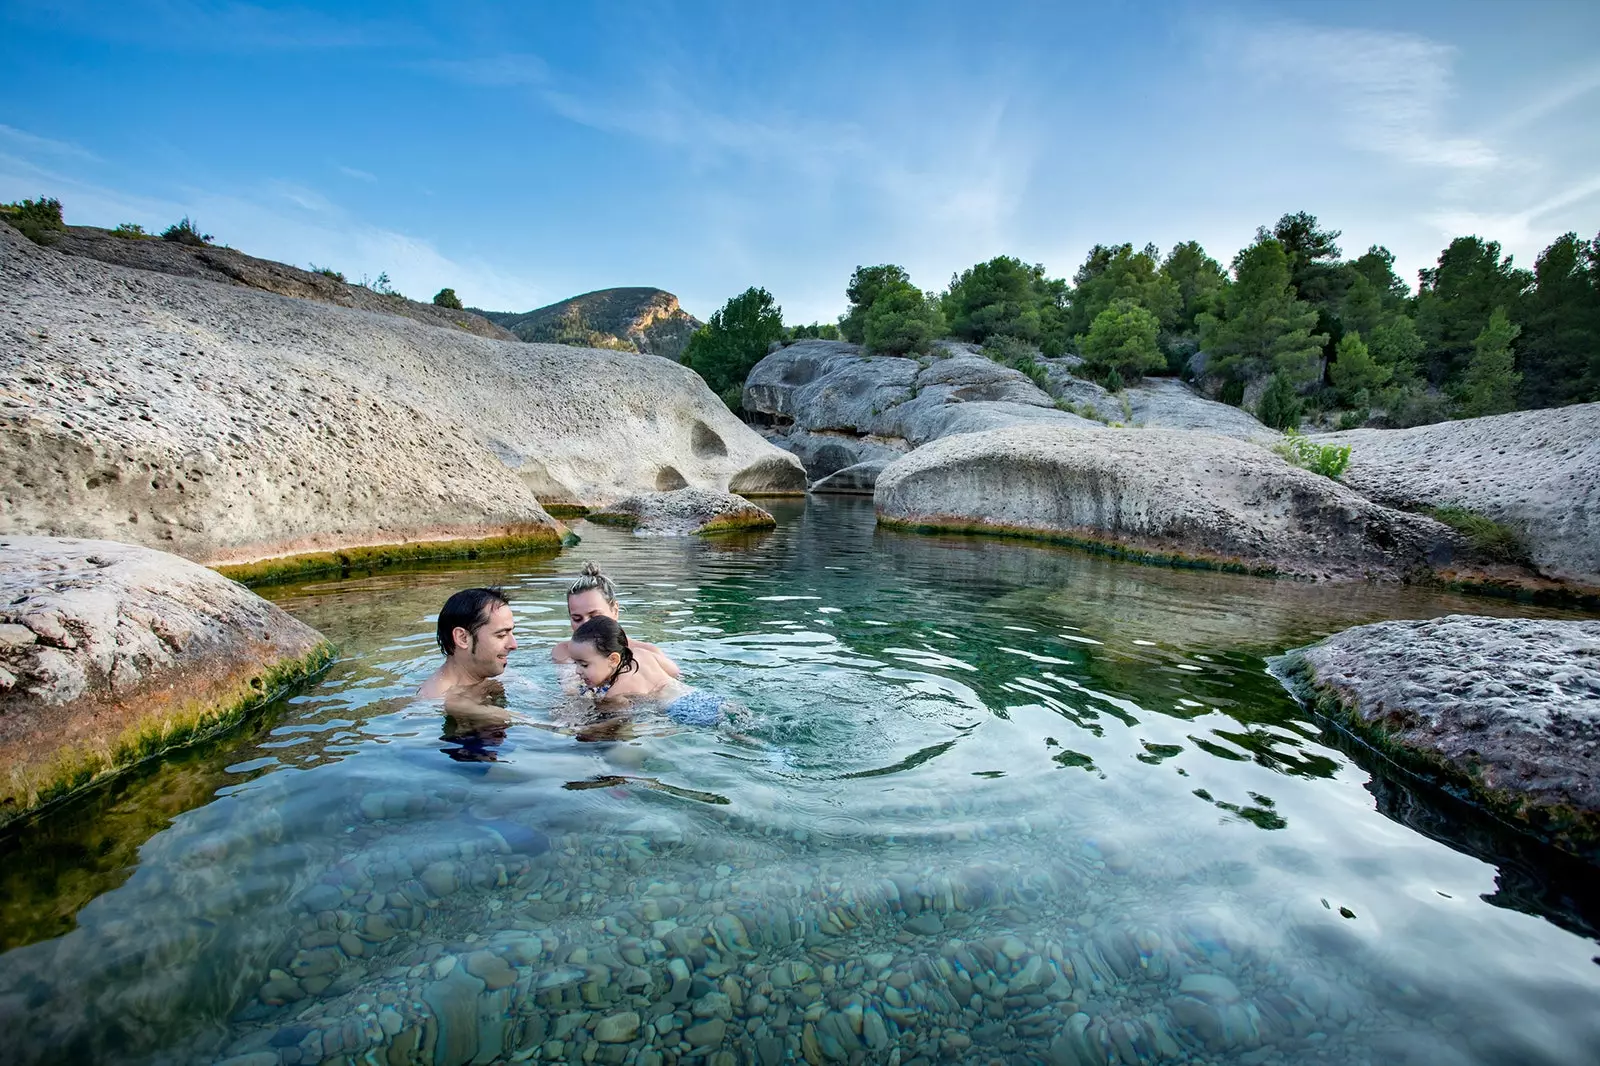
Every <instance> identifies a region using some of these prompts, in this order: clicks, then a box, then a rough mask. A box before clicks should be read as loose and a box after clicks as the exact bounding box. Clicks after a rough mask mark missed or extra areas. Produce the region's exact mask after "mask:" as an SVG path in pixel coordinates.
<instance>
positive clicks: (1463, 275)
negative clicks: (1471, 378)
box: [1417, 237, 1533, 385]
mask: <svg viewBox="0 0 1600 1066" xmlns="http://www.w3.org/2000/svg"><path fill="white" fill-rule="evenodd" d="M1421 278H1422V288H1421V291H1419V292H1418V293H1417V332H1419V333H1420V334H1421V335H1422V340H1423V343H1424V344H1425V345H1426V349H1425V355H1426V364H1427V373H1428V378H1429V380H1431V381H1433V382H1434V383H1435V384H1439V385H1446V384H1449V383H1452V382H1454V381H1456V380H1457V379H1458V378H1459V377H1460V376H1461V374H1462V372H1464V371H1465V369H1466V365H1467V362H1468V361H1469V360H1470V359H1471V358H1472V355H1473V351H1474V344H1475V342H1476V339H1477V337H1478V334H1480V333H1482V332H1483V330H1484V328H1485V327H1486V326H1488V324H1489V318H1490V316H1491V315H1492V314H1493V313H1494V310H1495V308H1497V307H1498V308H1513V307H1516V306H1517V305H1518V301H1519V299H1520V297H1521V296H1522V293H1523V291H1524V290H1525V289H1527V288H1528V285H1529V283H1530V282H1532V280H1533V278H1532V275H1530V274H1529V273H1528V272H1527V271H1526V270H1518V269H1517V268H1515V267H1513V266H1512V265H1511V257H1510V256H1509V255H1508V256H1505V257H1504V258H1502V257H1501V255H1500V244H1499V242H1497V241H1485V240H1483V239H1481V238H1479V237H1457V238H1456V239H1455V240H1453V241H1451V242H1450V246H1449V247H1448V248H1446V249H1445V250H1444V251H1443V252H1441V253H1440V254H1439V263H1438V265H1437V266H1433V267H1429V268H1427V269H1425V270H1423V271H1422V272H1421Z"/></svg>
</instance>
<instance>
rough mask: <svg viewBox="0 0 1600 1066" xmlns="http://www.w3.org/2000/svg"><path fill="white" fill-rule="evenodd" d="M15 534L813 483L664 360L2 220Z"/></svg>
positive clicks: (217, 532)
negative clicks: (329, 297)
mask: <svg viewBox="0 0 1600 1066" xmlns="http://www.w3.org/2000/svg"><path fill="white" fill-rule="evenodd" d="M0 371H3V378H4V381H5V383H6V384H5V386H4V388H3V389H0V472H3V488H0V533H44V534H51V535H61V536H92V537H104V538H108V539H116V540H122V541H130V542H135V543H141V544H146V545H149V546H153V547H159V548H162V549H163V550H167V551H172V552H175V553H177V554H180V555H183V556H185V557H187V558H191V559H198V560H205V561H208V562H232V561H242V560H249V559H256V558H261V557H263V556H270V555H278V554H287V553H293V552H301V551H317V550H329V549H335V548H341V547H350V546H356V545H365V544H385V543H395V542H403V541H425V540H447V539H455V538H481V537H498V536H524V537H537V536H543V535H545V534H546V533H547V534H548V537H549V540H550V541H551V543H552V544H553V543H554V542H555V540H556V539H557V537H558V536H559V526H558V525H557V524H556V523H555V522H554V521H553V520H552V519H551V518H550V517H549V515H548V514H546V512H545V511H544V509H543V507H542V505H541V501H543V502H546V503H564V504H582V505H586V506H601V505H604V504H606V503H609V502H610V501H612V500H615V499H618V498H620V497H623V496H626V495H629V494H631V493H637V492H641V491H650V490H657V489H671V488H678V487H682V486H687V485H692V486H697V487H702V488H707V489H716V490H721V489H726V488H727V487H728V486H729V485H730V484H732V485H735V486H736V487H738V488H739V490H740V491H743V492H752V493H760V492H803V491H804V490H805V485H806V480H805V475H804V471H803V469H802V468H801V466H800V464H799V462H798V461H797V460H796V459H795V458H794V457H793V456H791V455H789V454H787V453H785V452H782V451H780V450H778V449H776V448H774V447H772V446H771V445H769V444H767V443H766V442H765V441H763V440H762V439H761V438H760V437H759V436H758V435H757V434H755V433H754V432H753V431H751V430H750V429H749V428H748V427H746V426H745V425H744V424H743V423H742V422H740V421H739V420H738V419H737V418H735V417H734V416H733V415H732V413H730V412H729V411H728V409H727V408H726V407H725V406H724V405H723V404H722V402H721V401H720V400H718V399H717V397H716V396H714V395H713V394H712V393H711V390H710V389H709V388H707V387H706V385H705V383H704V382H703V381H701V379H700V378H699V376H698V375H696V374H695V373H694V372H693V371H691V370H689V369H688V368H686V367H682V366H679V365H677V364H674V363H671V362H669V361H667V360H657V359H651V360H641V359H639V358H638V357H637V356H634V355H631V354H627V353H617V352H607V351H599V350H593V349H579V348H569V347H563V346H559V345H540V344H523V343H520V342H511V341H496V340H490V339H486V338H482V337H476V336H472V335H470V334H468V333H465V332H462V331H459V330H453V329H438V328H434V327H430V326H424V325H420V324H418V323H415V322H412V321H409V320H407V319H405V318H400V317H396V316H394V315H380V314H373V313H368V312H364V311H360V310H354V309H350V308H344V307H336V306H332V305H328V304H323V303H316V302H312V301H310V300H302V299H293V298H289V297H284V296H278V295H274V294H272V293H267V292H261V291H257V290H254V289H249V288H242V287H238V286H231V285H219V284H215V283H212V282H206V281H197V280H192V279H188V278H181V277H170V276H167V275H164V274H159V273H152V272H149V271H144V270H131V269H124V268H120V267H116V266H110V265H107V264H104V263H101V262H98V261H95V260H91V259H85V258H72V257H68V256H63V255H60V254H58V253H56V252H54V251H51V250H49V249H43V248H39V247H37V246H35V245H33V244H31V243H29V242H27V241H26V240H24V239H23V238H22V237H21V236H20V235H18V234H17V233H16V232H15V231H14V230H12V229H11V228H10V227H9V226H6V227H0Z"/></svg>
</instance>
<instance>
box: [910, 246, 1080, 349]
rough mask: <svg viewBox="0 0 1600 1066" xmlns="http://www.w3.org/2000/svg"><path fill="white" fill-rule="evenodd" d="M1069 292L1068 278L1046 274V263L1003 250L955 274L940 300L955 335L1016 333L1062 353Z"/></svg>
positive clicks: (968, 338)
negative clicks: (1029, 262) (1031, 263)
mask: <svg viewBox="0 0 1600 1066" xmlns="http://www.w3.org/2000/svg"><path fill="white" fill-rule="evenodd" d="M1066 292H1067V290H1066V282H1064V281H1059V280H1057V281H1051V280H1050V279H1048V278H1046V277H1045V273H1044V267H1043V266H1042V265H1037V264H1036V265H1034V266H1028V265H1027V264H1026V263H1024V262H1023V261H1022V260H1020V259H1017V258H1015V257H1013V256H1009V255H999V256H995V257H994V258H993V259H991V260H989V261H988V262H987V263H979V264H978V265H977V266H974V267H972V268H971V269H969V270H966V271H963V272H962V273H960V274H958V275H956V276H955V277H953V278H951V279H950V288H949V289H947V290H946V291H945V293H944V295H943V296H942V297H940V298H939V301H938V302H939V306H940V310H941V311H942V312H943V317H944V319H945V322H946V323H947V324H948V326H949V329H950V335H951V336H953V337H957V338H960V339H961V340H966V341H976V342H978V343H980V344H981V343H983V342H985V341H987V340H988V339H989V338H990V337H995V336H1006V337H1015V338H1017V339H1018V340H1023V341H1027V342H1029V343H1031V344H1036V345H1038V346H1039V348H1040V350H1041V351H1042V352H1044V354H1046V355H1060V354H1061V353H1062V352H1063V351H1064V350H1065V345H1066V324H1065V321H1064V318H1063V311H1064V309H1065V306H1066Z"/></svg>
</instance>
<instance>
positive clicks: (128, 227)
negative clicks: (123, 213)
mask: <svg viewBox="0 0 1600 1066" xmlns="http://www.w3.org/2000/svg"><path fill="white" fill-rule="evenodd" d="M111 235H112V236H113V237H121V238H122V239H123V240H128V241H149V240H154V239H155V234H154V233H146V232H145V228H144V227H143V226H141V225H139V223H137V222H121V223H118V224H117V228H116V229H114V230H112V231H111Z"/></svg>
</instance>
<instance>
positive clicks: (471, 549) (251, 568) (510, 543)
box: [211, 529, 577, 588]
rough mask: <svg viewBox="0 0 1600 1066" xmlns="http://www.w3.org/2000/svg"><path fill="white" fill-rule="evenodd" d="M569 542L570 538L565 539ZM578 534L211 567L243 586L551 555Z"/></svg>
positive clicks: (435, 543) (416, 544) (377, 547)
mask: <svg viewBox="0 0 1600 1066" xmlns="http://www.w3.org/2000/svg"><path fill="white" fill-rule="evenodd" d="M569 541H570V543H569ZM576 543H577V538H576V537H575V536H572V535H571V534H568V535H567V536H563V535H562V534H561V533H559V532H557V531H556V530H554V529H542V530H540V531H538V532H536V533H517V534H509V535H506V536H499V537H483V538H478V539H473V540H418V541H410V542H408V543H404V544H371V545H366V546H362V547H353V548H338V549H335V550H333V551H325V552H305V553H301V554H297V555H280V556H274V557H273V558H271V559H258V560H256V561H254V562H248V563H217V564H214V565H213V566H212V567H211V569H213V570H215V571H216V572H217V573H219V574H221V575H222V576H223V577H227V578H232V579H233V580H234V581H237V582H239V583H240V584H241V585H244V586H246V587H247V588H256V587H258V586H261V585H272V584H278V583H280V582H284V581H293V580H295V579H297V578H301V577H309V576H311V575H313V574H321V573H327V572H329V571H340V572H350V571H355V570H381V569H383V568H385V567H389V566H397V565H399V564H402V563H419V562H430V561H433V560H438V559H480V558H485V557H489V556H499V555H524V554H528V555H531V554H535V553H547V554H555V553H556V552H558V551H560V550H561V549H562V548H563V547H570V546H571V544H576Z"/></svg>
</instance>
